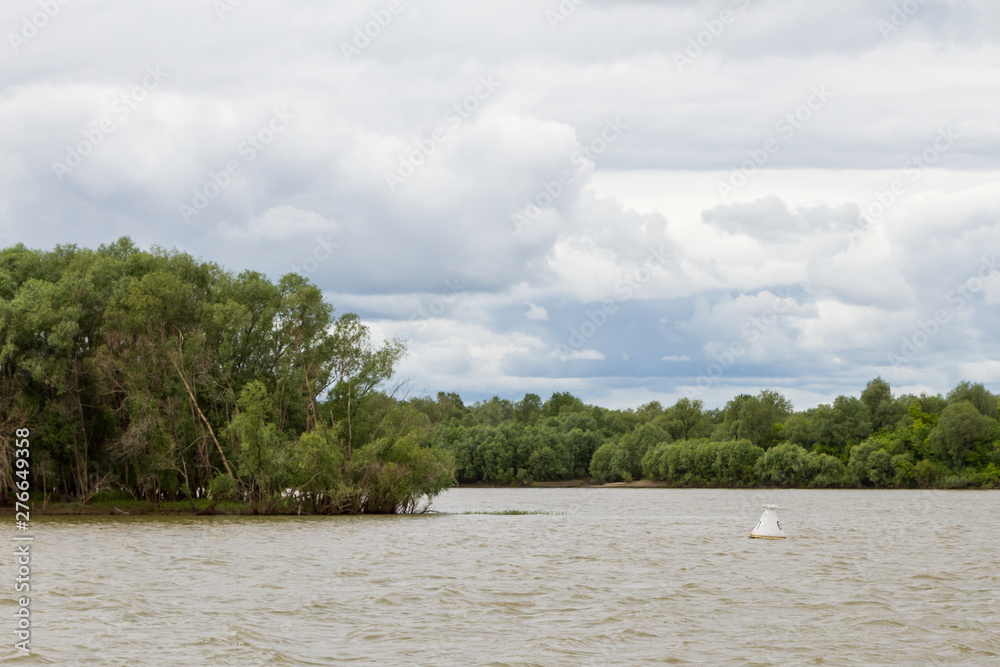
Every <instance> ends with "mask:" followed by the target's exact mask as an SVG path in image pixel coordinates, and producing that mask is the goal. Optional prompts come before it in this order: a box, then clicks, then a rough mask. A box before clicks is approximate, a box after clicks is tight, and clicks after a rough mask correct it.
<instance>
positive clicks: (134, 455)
mask: <svg viewBox="0 0 1000 667" xmlns="http://www.w3.org/2000/svg"><path fill="white" fill-rule="evenodd" d="M403 352H404V347H403V344H402V342H400V341H398V340H389V341H386V342H385V343H383V344H381V345H376V344H374V343H373V342H372V339H371V335H370V332H369V330H368V328H367V326H365V325H364V324H363V323H362V322H361V320H360V319H359V318H358V316H357V315H354V314H350V313H348V314H344V315H341V316H340V317H339V318H334V316H333V307H332V306H331V305H330V304H328V303H327V302H326V301H325V300H324V298H323V295H322V292H321V291H320V290H319V288H317V287H316V286H315V285H312V284H311V283H309V282H308V281H307V280H306V279H305V278H303V277H301V276H298V275H295V274H289V275H286V276H283V277H282V278H281V279H280V280H279V281H278V282H277V283H272V282H271V281H269V280H268V279H267V278H266V277H264V276H263V275H261V274H259V273H256V272H252V271H244V272H242V273H240V274H238V275H236V274H233V273H230V272H227V271H225V270H223V269H221V268H220V267H218V266H216V265H214V264H211V263H205V262H200V261H198V260H196V259H195V258H193V257H191V256H190V255H187V254H185V253H180V252H177V251H166V250H162V249H159V248H153V249H151V250H149V251H141V250H139V249H137V248H136V247H135V246H134V244H133V243H132V242H131V241H130V240H129V239H127V238H122V239H119V240H118V241H116V242H115V243H113V244H110V245H107V246H101V247H100V248H98V249H97V250H87V249H79V248H77V247H75V246H57V247H56V248H55V249H54V250H51V251H36V250H29V249H27V248H25V247H24V246H20V245H19V246H15V247H13V248H7V249H4V250H0V426H3V427H4V431H3V432H4V433H7V432H10V431H11V430H12V428H11V426H17V427H27V428H29V429H30V431H31V433H32V453H33V463H34V465H33V467H32V475H33V476H34V481H33V487H34V488H39V489H40V490H41V491H42V492H43V494H45V495H46V496H48V495H49V494H52V493H55V494H57V496H58V497H59V498H61V499H63V500H68V499H70V498H72V497H77V498H91V497H94V496H95V495H96V493H97V492H98V491H100V490H101V489H105V488H110V487H118V488H121V489H125V490H126V491H127V492H128V493H130V494H132V495H134V496H137V497H140V498H146V499H148V500H150V501H153V500H155V501H156V502H159V501H160V500H163V499H178V498H187V499H188V500H189V501H190V503H191V506H192V507H194V499H195V498H196V497H203V496H204V495H206V494H207V495H210V496H213V498H215V499H217V500H218V499H230V498H239V499H241V500H242V501H243V502H245V503H246V504H247V506H248V508H249V509H250V510H251V511H253V512H272V511H276V509H277V508H278V507H279V506H280V505H282V504H285V505H287V504H288V502H289V500H288V489H289V488H292V489H293V490H294V489H295V487H296V485H298V484H303V485H304V486H305V487H307V488H308V489H309V491H308V492H296V494H297V495H295V496H294V497H297V498H302V497H310V498H312V497H315V495H316V494H319V495H321V496H323V497H324V498H327V499H328V500H327V502H326V503H325V504H324V503H319V504H317V505H315V506H312V505H311V507H314V508H317V507H318V508H322V509H324V510H329V508H330V507H332V502H333V501H330V500H329V499H330V498H332V497H334V496H333V495H332V494H333V493H334V492H335V491H338V490H344V489H348V490H350V492H351V493H354V494H355V496H357V497H359V498H361V501H359V502H355V503H349V504H346V505H341V507H346V508H347V510H346V511H352V510H353V511H411V510H413V509H414V508H416V507H417V506H418V504H419V499H421V498H423V499H426V498H429V497H432V496H433V495H434V494H435V493H438V492H439V491H440V489H441V488H442V485H447V484H449V483H451V480H452V477H451V468H450V466H451V460H450V458H449V457H448V456H447V455H445V454H443V453H441V452H438V451H436V450H432V449H431V447H430V442H429V440H428V439H427V435H428V433H429V428H430V427H429V424H428V423H427V421H426V419H424V421H419V420H415V419H409V418H401V417H400V414H401V413H404V412H405V413H406V414H407V415H409V414H410V413H411V412H413V410H412V409H410V408H406V409H404V407H403V404H402V403H401V402H399V401H398V400H396V399H394V398H393V397H392V396H391V394H386V393H383V391H382V389H381V388H382V387H384V386H386V385H387V383H388V382H389V381H390V379H391V378H392V375H393V372H394V369H395V367H396V366H397V364H398V362H399V360H400V359H401V357H402V355H403ZM456 398H457V397H456ZM445 402H447V401H445ZM440 410H441V411H442V412H444V413H446V414H447V415H448V416H449V417H450V416H451V415H453V414H454V413H455V412H456V411H457V412H458V413H461V412H462V410H464V406H462V405H461V401H460V399H459V400H458V401H457V405H454V404H450V405H448V406H441V408H440ZM410 416H412V415H410ZM401 421H406V422H407V423H408V424H410V425H411V426H410V427H408V428H401V427H400V422H401ZM0 445H2V453H3V456H2V459H0V460H2V462H3V465H0V491H2V492H3V497H4V499H5V500H9V498H10V492H11V490H12V489H13V488H14V487H13V483H14V477H13V474H12V473H13V471H12V469H11V466H10V461H11V454H12V449H11V443H10V441H9V440H8V439H6V438H3V439H0ZM307 468H308V469H309V470H310V471H311V472H310V474H309V476H308V478H304V470H306V469H307ZM358 471H363V472H358ZM310 493H312V494H313V496H310V495H309V494H310ZM300 505H301V503H300ZM300 509H301V507H300Z"/></svg>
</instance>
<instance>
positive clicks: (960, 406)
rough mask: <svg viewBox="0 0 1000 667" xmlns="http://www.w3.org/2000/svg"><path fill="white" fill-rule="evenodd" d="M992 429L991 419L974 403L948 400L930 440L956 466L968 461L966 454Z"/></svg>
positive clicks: (939, 452) (940, 453)
mask: <svg viewBox="0 0 1000 667" xmlns="http://www.w3.org/2000/svg"><path fill="white" fill-rule="evenodd" d="M989 432H990V420H989V418H988V417H986V416H985V415H983V414H982V412H981V411H980V410H979V409H978V408H977V407H976V406H975V405H974V404H973V403H972V401H968V400H961V401H958V402H957V403H949V404H948V407H946V408H945V409H944V410H943V411H942V412H941V417H940V418H939V419H938V423H937V426H935V427H934V430H933V431H931V434H930V438H929V441H930V444H931V446H932V447H933V448H934V451H935V452H936V453H937V455H938V456H940V457H941V458H942V459H946V460H950V462H951V464H952V465H954V466H955V467H956V468H958V467H961V466H962V465H963V463H964V462H965V455H966V453H968V452H969V450H971V449H972V448H973V447H974V446H975V445H976V444H978V443H979V442H981V441H982V440H983V439H985V438H986V437H987V436H988V435H989Z"/></svg>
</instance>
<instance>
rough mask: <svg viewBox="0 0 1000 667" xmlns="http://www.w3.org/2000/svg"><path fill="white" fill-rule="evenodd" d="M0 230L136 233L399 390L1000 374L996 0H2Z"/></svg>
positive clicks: (833, 383)
mask: <svg viewBox="0 0 1000 667" xmlns="http://www.w3.org/2000/svg"><path fill="white" fill-rule="evenodd" d="M0 25H2V27H3V32H4V33H5V35H6V38H5V41H6V44H5V45H4V46H3V47H0V53H2V55H0V63H2V67H0V81H2V84H0V85H2V96H0V243H2V244H4V245H10V244H14V243H25V244H26V245H28V246H30V247H38V248H51V247H52V246H53V245H55V244H57V243H76V244H79V245H82V246H89V247H94V246H96V245H98V244H100V243H106V242H109V241H112V240H114V239H115V238H117V237H119V236H121V235H128V236H131V237H132V239H133V240H134V241H135V242H136V243H138V244H139V245H141V246H144V247H148V246H150V245H153V244H157V245H160V246H165V247H177V248H179V249H182V250H185V251H187V252H190V253H192V254H194V255H196V256H199V257H201V258H203V259H206V260H211V261H215V262H218V263H220V264H222V265H224V266H226V267H228V268H231V269H233V270H241V269H244V268H253V269H256V270H260V271H263V272H265V273H267V274H268V275H270V276H271V277H272V278H277V277H278V276H280V275H281V274H283V273H286V272H290V271H297V272H300V273H303V274H305V275H307V276H308V277H309V278H310V279H311V280H313V281H314V282H315V283H316V284H318V285H319V286H320V287H321V288H322V289H323V290H324V291H325V292H326V294H327V295H328V297H329V299H330V300H331V301H332V303H333V304H334V305H335V307H336V308H337V310H338V312H349V311H353V312H357V313H359V314H360V315H361V316H362V317H363V318H364V319H365V320H366V321H367V322H368V323H369V324H370V325H371V326H372V328H373V330H374V331H375V332H376V333H377V335H379V336H398V337H403V338H406V339H407V340H408V343H409V350H410V352H409V355H408V358H407V360H406V362H405V366H404V368H403V369H402V372H403V374H404V375H406V376H408V377H409V378H410V380H411V391H412V393H414V394H422V393H435V392H437V391H440V390H444V391H458V392H460V393H461V394H462V396H463V397H464V398H465V399H466V400H467V401H471V400H476V399H482V398H487V397H489V396H491V395H493V394H499V395H501V396H504V397H509V398H519V397H520V396H522V395H523V394H524V393H525V392H529V391H530V392H535V393H538V394H541V395H542V396H543V398H544V397H547V396H548V395H549V394H550V393H551V392H553V391H571V392H573V393H574V394H576V395H578V396H580V397H582V398H583V399H585V400H586V401H588V402H593V403H597V404H601V405H607V406H611V407H624V406H637V405H639V404H641V403H644V402H646V401H649V400H660V401H661V402H663V403H672V402H673V401H674V400H676V399H677V398H679V397H683V396H690V397H693V398H699V399H701V400H703V401H704V402H705V404H706V405H707V406H710V407H714V406H719V405H721V404H723V403H724V402H725V401H726V400H728V399H729V398H730V397H732V396H733V395H735V394H737V393H742V392H751V393H756V392H757V391H759V390H760V389H762V388H773V389H777V390H780V391H782V392H783V393H785V395H786V396H788V397H790V398H791V399H792V401H793V402H794V404H795V406H796V407H797V408H807V407H810V406H812V405H815V404H817V403H821V402H827V401H830V400H831V399H832V398H833V397H835V396H836V395H838V394H841V393H847V394H857V393H858V391H859V390H860V389H861V388H862V387H863V386H864V384H865V383H866V382H867V381H868V380H869V379H871V378H873V377H875V376H876V375H882V376H883V377H884V378H886V379H887V380H888V381H889V382H890V383H891V384H892V385H893V387H894V389H895V390H896V391H897V392H899V391H913V392H919V391H929V392H932V393H937V392H945V391H947V390H948V389H949V388H950V387H951V386H953V385H954V384H955V383H956V382H958V381H959V380H961V379H969V380H972V381H979V382H984V383H986V384H987V386H988V387H990V388H991V389H993V390H994V391H996V390H998V389H1000V361H998V352H1000V345H998V342H1000V338H998V337H997V336H996V331H997V329H998V324H1000V318H998V316H997V304H998V302H1000V279H996V274H997V273H998V272H1000V265H997V264H996V258H997V256H998V254H1000V247H998V246H1000V236H998V214H1000V163H998V158H1000V43H998V40H1000V5H998V3H996V2H993V1H992V0H922V1H918V0H905V1H904V0H895V2H889V1H881V0H843V1H839V2H816V1H815V0H781V1H777V0H774V1H768V0H704V1H703V2H696V1H691V2H680V1H660V2H656V1H653V0H629V1H625V0H615V1H613V2H612V1H610V0H607V1H605V0H562V2H560V1H559V0H499V1H498V0H492V1H490V2H487V1H485V0H461V1H459V0H434V1H433V2H430V1H428V0H377V1H369V0H364V1H361V0H357V1H349V2H337V3H331V2H326V1H324V0H298V1H292V0H275V1H271V2H262V1H261V0H198V1H197V2H196V1H194V0H171V1H170V2H166V1H159V2H157V1H153V2H142V3H139V2H125V1H123V0H5V2H3V3H2V4H0Z"/></svg>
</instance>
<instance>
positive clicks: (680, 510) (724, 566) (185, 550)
mask: <svg viewBox="0 0 1000 667" xmlns="http://www.w3.org/2000/svg"><path fill="white" fill-rule="evenodd" d="M764 503H774V504H777V505H779V506H780V507H781V509H780V510H779V511H778V515H779V517H780V519H781V522H782V526H784V528H785V530H786V532H787V533H788V535H789V539H787V540H784V541H766V540H750V539H747V533H748V532H749V531H750V529H751V528H753V526H754V525H755V524H756V521H757V519H758V518H759V516H760V513H761V511H762V510H761V509H760V505H762V504H764ZM514 508H517V509H524V510H538V511H544V512H549V513H548V514H533V515H518V516H493V515H485V514H464V512H476V511H493V510H505V509H514ZM434 509H436V510H437V511H439V512H441V513H440V514H431V515H423V516H409V517H356V518H347V517H331V518H321V517H308V518H305V517H304V518H297V517H277V518H246V517H239V518H226V517H179V518H168V519H148V518H141V517H107V518H103V517H101V518H94V517H79V518H58V519H56V518H52V519H47V520H45V519H40V520H37V521H36V522H35V531H34V534H35V542H34V544H33V562H32V583H33V587H34V589H33V591H32V593H33V599H32V612H33V618H32V621H33V635H32V647H33V653H32V655H31V656H30V658H28V659H22V660H20V661H19V663H20V664H53V665H66V664H108V665H147V664H148V665H189V664H210V665H255V664H261V665H262V664H274V665H327V664H347V665H352V664H356V665H367V664H382V665H396V664H414V665H527V664H532V665H580V664H584V665H591V664H592V665H603V664H655V663H671V662H672V663H681V664H683V663H695V664H697V663H711V664H733V665H742V664H748V663H750V664H759V665H783V664H836V665H851V664H857V665H862V664H864V665H867V664H918V663H923V664H927V663H936V664H1000V493H996V492H922V491H886V492H880V491H771V492H762V491H724V490H671V489H588V488H582V489H456V490H452V491H449V492H447V493H446V494H444V495H443V496H441V497H440V498H439V499H438V500H437V501H436V502H435V504H434ZM11 532H13V531H11ZM10 544H11V545H13V543H12V542H11V543H10ZM4 553H5V555H4V556H3V560H2V563H3V567H2V570H0V577H2V579H3V581H6V582H8V583H7V584H4V586H5V590H7V591H8V594H7V595H6V596H4V598H3V599H2V601H0V604H2V605H3V606H4V608H6V609H7V610H8V611H9V612H12V611H13V610H14V609H15V607H14V603H13V602H12V600H11V599H10V598H11V597H12V596H13V579H14V576H15V575H14V568H13V558H12V557H11V554H12V553H13V546H11V547H9V548H7V549H4ZM7 625H8V627H9V628H10V629H11V630H12V629H13V621H8V624H7ZM8 637H9V640H8V641H6V642H5V646H4V647H3V649H0V657H12V656H14V655H16V652H15V651H14V650H13V649H12V647H11V645H12V643H13V641H14V640H13V635H12V634H10V633H8Z"/></svg>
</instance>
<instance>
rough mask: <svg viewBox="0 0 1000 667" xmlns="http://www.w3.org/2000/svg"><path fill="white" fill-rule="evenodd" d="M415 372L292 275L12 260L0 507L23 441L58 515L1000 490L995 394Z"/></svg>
mask: <svg viewBox="0 0 1000 667" xmlns="http://www.w3.org/2000/svg"><path fill="white" fill-rule="evenodd" d="M404 354H405V347H404V345H403V343H402V341H399V340H390V341H387V342H385V343H383V344H381V345H376V344H374V343H373V341H372V339H371V335H370V332H369V330H368V328H367V327H366V326H365V325H364V324H363V323H362V322H361V320H360V319H359V318H358V317H357V316H356V315H353V314H349V313H348V314H342V315H339V316H337V317H335V316H334V310H333V307H332V306H331V305H330V304H328V303H326V302H325V301H324V299H323V296H322V293H321V291H320V290H319V288H317V287H316V286H315V285H313V284H311V283H310V282H309V281H307V280H306V279H305V278H303V277H301V276H298V275H295V274H288V275H285V276H284V277H282V278H281V279H280V280H279V281H278V282H277V283H272V282H271V281H270V280H268V279H267V278H266V277H265V276H263V275H262V274H260V273H256V272H253V271H244V272H242V273H239V274H234V273H232V272H229V271H226V270H224V269H222V268H220V267H219V266H217V265H215V264H212V263H205V262H201V261H199V260H197V259H195V258H193V257H191V256H190V255H187V254H185V253H181V252H177V251H172V250H163V249H159V248H153V249H152V250H149V251H143V250H140V249H138V248H136V247H135V246H134V245H133V243H132V242H131V241H130V240H129V239H127V238H122V239H119V240H118V241H116V242H115V243H113V244H110V245H105V246H101V247H99V248H98V249H97V250H88V249H80V248H77V247H75V246H58V247H56V248H55V249H54V250H52V251H39V250H31V249H27V248H25V247H24V246H21V245H19V246H15V247H11V248H6V249H4V250H0V446H2V450H0V498H2V499H3V501H4V502H7V503H9V502H11V500H12V497H13V493H14V491H15V489H17V488H18V482H23V478H24V474H23V473H22V474H21V475H18V470H17V469H15V466H14V461H15V458H14V448H15V442H16V441H15V437H14V434H15V431H16V429H23V428H27V429H29V431H30V442H31V445H30V446H31V467H30V486H31V489H32V491H34V492H36V493H37V494H39V495H40V496H42V497H47V498H48V497H51V498H55V499H57V500H62V501H69V500H74V501H81V502H87V501H89V500H92V499H95V498H100V497H102V495H107V494H119V495H120V494H127V495H129V496H131V497H134V498H136V499H146V500H149V501H150V502H157V501H159V500H161V499H174V500H178V499H185V500H187V501H189V502H190V503H191V506H192V508H204V507H205V506H206V503H211V504H210V505H209V507H212V506H214V504H215V503H218V502H222V501H228V502H237V503H241V504H243V505H244V506H245V507H247V508H249V510H250V511H253V512H259V513H267V512H273V511H287V510H289V508H293V509H294V510H295V511H301V512H312V513H326V514H341V513H386V512H412V511H419V510H420V509H421V508H422V507H423V506H424V503H426V502H428V500H429V499H431V498H433V497H434V496H435V495H436V494H438V493H440V492H441V491H443V490H444V489H446V488H448V487H450V486H452V485H453V484H455V483H456V482H459V483H476V482H483V483H493V484H514V485H525V484H530V483H533V482H547V481H559V480H570V479H582V478H593V479H594V480H596V481H597V482H608V481H630V480H637V479H643V478H645V479H653V480H662V481H665V482H667V483H668V484H670V485H674V486H711V487H751V486H771V487H818V488H825V487H877V488H996V487H1000V423H998V397H997V396H996V395H994V394H992V393H991V392H989V391H988V390H987V389H986V388H985V387H984V386H983V385H981V384H971V383H968V382H963V383H961V384H959V385H958V386H956V387H955V388H953V389H952V390H951V391H950V392H949V393H948V394H947V396H927V395H920V396H913V395H902V396H893V394H892V391H891V388H890V387H889V385H888V384H887V383H886V382H885V381H883V380H882V379H881V378H875V379H874V380H872V381H870V382H869V383H868V384H867V386H865V387H864V389H863V391H862V392H861V395H860V398H854V397H849V396H839V397H838V398H837V399H836V400H835V401H834V402H833V403H832V404H830V405H820V406H818V407H815V408H812V409H809V410H805V411H801V412H796V411H794V410H793V408H792V405H791V403H790V402H789V401H788V400H787V399H786V398H785V397H784V396H782V395H781V394H780V393H778V392H775V391H762V392H761V393H759V394H758V395H756V396H751V395H740V396H737V397H735V398H733V399H732V400H731V401H729V402H728V403H727V404H726V406H725V407H723V408H721V409H711V410H706V409H705V408H704V406H703V405H702V403H701V402H700V401H697V400H691V399H687V398H683V399H680V400H679V401H677V402H676V403H674V404H673V405H671V406H669V407H664V406H662V405H660V404H659V403H657V402H651V403H647V404H646V405H643V406H641V407H639V408H636V409H629V410H610V409H606V408H602V407H598V406H592V405H586V404H584V403H583V402H582V401H581V400H580V399H578V398H576V397H574V396H572V395H570V394H568V393H555V394H553V395H552V396H551V397H550V398H549V399H548V400H546V401H543V400H542V399H541V398H540V397H539V396H537V395H535V394H527V395H525V396H524V398H523V399H521V400H518V401H510V400H505V399H501V398H498V397H494V398H492V399H490V400H488V401H481V402H477V403H474V404H472V405H465V403H464V402H463V401H462V399H461V397H459V396H458V395H457V394H453V393H445V392H441V393H439V394H438V395H437V396H436V397H433V398H432V397H419V398H407V397H404V396H401V395H400V391H399V390H400V387H399V386H394V385H392V384H391V383H392V382H393V377H394V373H395V369H396V367H397V365H398V362H399V360H400V359H401V358H402V356H403V355H404ZM21 488H23V483H22V487H21ZM116 497H117V496H116Z"/></svg>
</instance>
